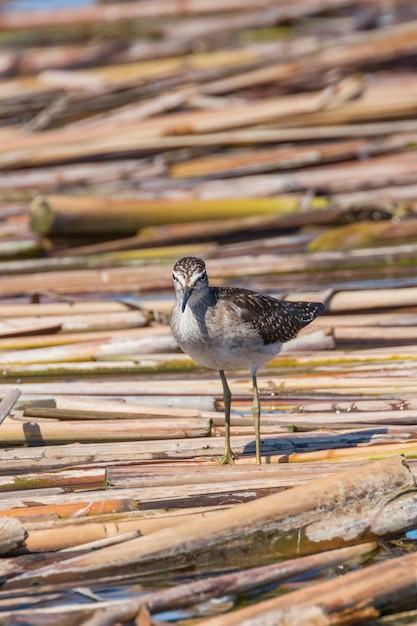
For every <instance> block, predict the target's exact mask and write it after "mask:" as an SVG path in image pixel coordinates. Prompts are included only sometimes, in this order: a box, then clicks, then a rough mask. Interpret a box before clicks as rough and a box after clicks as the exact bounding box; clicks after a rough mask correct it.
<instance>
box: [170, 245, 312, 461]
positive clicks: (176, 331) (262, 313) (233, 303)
mask: <svg viewBox="0 0 417 626" xmlns="http://www.w3.org/2000/svg"><path fill="white" fill-rule="evenodd" d="M173 280H174V287H175V295H176V299H175V304H174V307H173V309H172V313H171V330H172V334H173V335H174V338H175V340H176V341H177V343H178V345H179V346H180V348H182V350H183V351H184V352H186V353H187V354H188V355H189V356H190V357H191V358H192V359H194V360H195V361H197V362H198V363H201V365H204V366H205V367H208V368H211V369H216V370H218V372H219V374H220V379H221V381H222V384H223V399H224V411H225V451H224V455H223V456H222V458H221V459H220V463H222V464H224V463H233V461H234V459H235V458H236V457H235V454H234V453H233V452H232V449H231V445H230V405H231V399H232V396H231V392H230V389H229V385H228V384H227V380H226V376H225V373H224V370H229V369H240V368H245V369H250V371H251V374H252V382H253V404H252V413H253V418H254V422H255V444H256V462H257V463H261V439H260V403H259V392H258V385H257V379H256V375H257V372H258V370H259V369H260V368H262V367H263V366H264V365H265V364H266V363H268V361H270V360H271V359H273V358H274V357H275V356H276V355H277V354H278V352H279V351H280V350H281V348H282V344H283V343H284V342H286V341H289V340H290V339H294V337H296V336H297V334H298V332H299V331H300V330H301V329H302V328H303V327H304V326H307V325H308V324H310V322H312V321H313V320H314V319H315V318H316V317H317V316H318V315H320V313H322V311H323V310H324V304H322V303H321V302H289V301H285V300H277V299H275V298H272V297H271V296H267V295H263V294H260V293H257V292H255V291H250V290H248V289H240V288H236V287H209V283H208V278H207V272H206V266H205V264H204V261H202V259H199V258H196V257H184V258H183V259H180V260H179V261H177V263H176V264H175V265H174V270H173Z"/></svg>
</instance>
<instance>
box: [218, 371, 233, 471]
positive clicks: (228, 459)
mask: <svg viewBox="0 0 417 626" xmlns="http://www.w3.org/2000/svg"><path fill="white" fill-rule="evenodd" d="M219 374H220V379H221V381H222V385H223V401H224V454H223V456H222V457H221V459H220V460H219V463H220V465H226V464H228V463H234V461H235V458H236V455H235V454H234V452H233V451H232V448H231V446H230V405H231V403H232V394H231V392H230V389H229V385H228V384H227V380H226V376H225V373H224V371H223V370H219Z"/></svg>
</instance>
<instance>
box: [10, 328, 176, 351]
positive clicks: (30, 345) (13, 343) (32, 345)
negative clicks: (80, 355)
mask: <svg viewBox="0 0 417 626" xmlns="http://www.w3.org/2000/svg"><path fill="white" fill-rule="evenodd" d="M48 328H49V330H52V329H56V327H48ZM25 330H26V327H25V326H23V325H22V327H21V331H20V332H19V331H18V330H16V331H15V333H13V334H11V333H10V334H8V333H5V332H1V330H0V349H1V350H23V349H36V348H45V347H52V346H60V345H64V344H73V343H82V342H84V341H86V342H89V341H93V342H94V341H99V342H107V341H111V340H116V342H117V340H120V339H132V340H133V342H134V341H135V339H140V338H142V337H143V335H142V333H141V332H140V331H141V329H134V328H121V329H119V330H114V329H111V330H96V331H86V332H67V333H55V334H48V335H38V334H36V335H32V334H31V335H26V334H25V333H24V331H25ZM148 330H150V329H149V328H148ZM155 334H156V336H158V335H160V334H163V333H162V332H161V331H160V333H155ZM21 335H22V336H21ZM145 336H146V338H147V340H148V341H149V342H150V343H151V338H152V336H153V333H152V332H150V333H149V335H148V333H146V335H145ZM156 343H157V342H156ZM155 345H156V344H155ZM165 349H167V346H165Z"/></svg>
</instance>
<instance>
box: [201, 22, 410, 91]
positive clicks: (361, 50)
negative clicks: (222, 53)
mask: <svg viewBox="0 0 417 626" xmlns="http://www.w3.org/2000/svg"><path fill="white" fill-rule="evenodd" d="M416 33H417V22H408V23H406V24H400V25H395V26H391V27H388V28H384V29H378V30H376V31H374V32H373V33H372V35H371V36H369V33H366V34H363V35H359V36H358V35H356V41H353V42H352V41H351V42H350V44H349V45H346V44H342V45H340V46H337V44H336V45H333V46H330V47H329V48H327V49H324V50H320V51H318V52H316V53H315V54H309V55H308V57H305V58H304V59H303V58H301V59H297V61H292V60H290V61H289V62H287V63H285V62H284V63H278V64H275V65H272V66H269V67H261V68H260V69H255V70H250V71H247V72H244V73H241V74H238V75H237V76H232V77H231V78H225V79H222V80H217V81H213V82H211V83H208V84H207V85H205V86H204V88H203V92H204V93H209V94H221V93H227V92H230V91H236V90H239V89H242V88H243V89H244V88H247V87H251V88H253V86H254V85H262V84H265V83H271V82H272V83H275V82H276V81H281V82H282V81H288V80H289V79H293V78H294V75H298V76H299V77H301V76H303V75H304V76H308V75H311V74H313V75H314V74H316V73H319V72H323V71H327V70H329V68H334V67H335V66H337V67H338V68H339V69H340V70H342V71H343V70H345V71H346V70H347V69H349V70H351V69H352V68H355V69H356V68H358V67H361V66H362V65H366V64H369V62H370V61H374V59H375V58H378V60H382V59H390V58H397V57H398V56H401V55H402V54H407V51H408V52H409V53H412V52H413V51H415V49H416ZM382 43H383V48H382V49H381V44H382Z"/></svg>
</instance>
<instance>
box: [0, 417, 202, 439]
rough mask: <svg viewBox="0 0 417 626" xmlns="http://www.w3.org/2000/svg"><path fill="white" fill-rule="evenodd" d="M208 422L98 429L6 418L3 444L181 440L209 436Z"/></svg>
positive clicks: (110, 424) (109, 423)
mask: <svg viewBox="0 0 417 626" xmlns="http://www.w3.org/2000/svg"><path fill="white" fill-rule="evenodd" d="M210 430H211V426H210V421H209V420H207V419H206V418H193V419H192V420H189V419H187V418H177V419H176V420H175V421H173V420H171V421H170V422H168V423H167V422H166V420H165V419H158V418H154V419H152V420H150V421H149V420H146V419H145V418H144V419H140V420H128V419H126V420H123V421H120V420H103V421H101V422H100V429H99V431H98V429H97V422H96V421H95V420H91V421H88V420H82V421H77V422H72V421H67V422H63V421H61V422H58V423H57V422H50V423H49V422H44V421H42V422H36V421H26V422H17V421H15V420H12V419H10V418H9V419H6V420H5V421H4V422H3V424H2V426H1V438H2V443H3V444H6V443H7V444H9V445H10V444H13V445H23V444H25V445H36V444H41V445H48V444H63V443H71V442H85V443H92V442H106V441H110V442H117V441H154V440H158V439H175V440H177V439H181V438H183V437H184V438H195V437H210Z"/></svg>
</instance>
